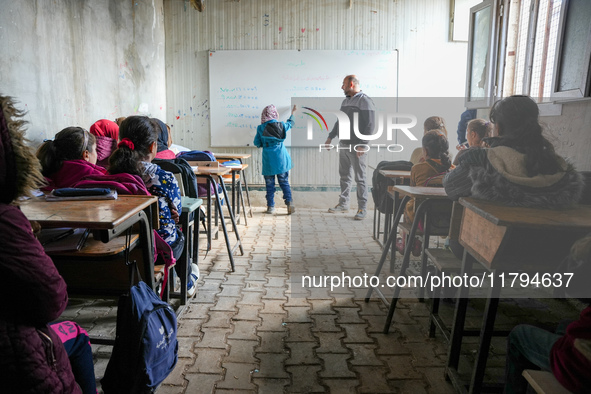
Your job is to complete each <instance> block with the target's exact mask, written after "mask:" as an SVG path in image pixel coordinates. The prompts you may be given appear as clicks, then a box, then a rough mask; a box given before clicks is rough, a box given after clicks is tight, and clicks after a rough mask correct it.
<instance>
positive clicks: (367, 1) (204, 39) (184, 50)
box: [164, 0, 467, 185]
mask: <svg viewBox="0 0 591 394" xmlns="http://www.w3.org/2000/svg"><path fill="white" fill-rule="evenodd" d="M350 4H352V6H351V8H350ZM164 16H165V29H166V81H167V84H166V85H167V100H168V106H167V119H168V120H169V123H170V124H171V125H172V129H173V139H174V141H175V143H178V144H181V145H184V146H187V147H189V148H191V149H207V148H210V129H209V127H210V122H209V113H210V111H209V84H208V74H209V69H208V56H207V54H208V51H209V50H216V51H221V50H249V49H252V50H273V49H285V50H296V49H301V50H346V49H349V50H394V49H398V51H399V52H400V83H399V95H400V97H404V96H406V97H463V96H464V91H465V72H466V52H467V43H466V42H451V41H449V16H450V1H448V0H397V1H392V0H353V1H352V2H350V1H349V0H323V1H318V0H301V1H284V0H282V1H279V0H248V1H233V0H232V1H231V0H220V1H206V2H205V10H204V11H203V12H198V11H197V10H195V9H193V8H192V7H191V5H190V3H189V2H187V1H184V0H164ZM265 66H267V65H261V67H265ZM267 67H268V66H267ZM236 72H237V73H240V64H236ZM438 75H445V78H441V77H439V76H438ZM343 77H344V75H343ZM244 78H245V79H248V75H244ZM360 79H361V84H362V87H363V78H362V76H360ZM339 88H340V85H339V86H336V89H337V92H338V94H339V96H340V95H341V94H342V92H341V91H340V89H339ZM460 114H461V111H460V112H459V113H458V114H457V118H458V119H448V125H449V130H450V132H451V133H454V132H455V128H456V125H457V121H458V120H459V115H460ZM423 120H424V119H420V120H419V122H420V124H422V122H423ZM420 133H422V130H421V131H420V132H419V134H417V135H419V136H420V135H421V134H420ZM452 144H453V143H452ZM454 146H455V144H454ZM248 149H250V151H251V152H252V153H253V157H252V158H251V159H249V161H248V162H249V163H250V164H251V165H252V166H253V167H251V168H250V169H249V171H248V173H249V177H250V179H249V183H251V184H253V183H257V184H262V183H264V182H263V178H262V176H260V175H259V174H260V172H261V168H260V162H261V159H260V152H259V151H258V150H256V149H252V148H240V149H238V150H240V151H245V150H248ZM213 150H214V151H215V150H218V151H227V152H230V151H234V152H235V151H238V150H237V149H232V148H218V147H216V148H213ZM411 151H412V149H409V150H408V151H407V152H404V155H394V154H388V153H379V154H375V155H372V156H371V158H370V165H376V164H377V163H378V162H379V161H380V160H396V159H402V158H407V157H410V153H411ZM333 153H334V152H333ZM291 155H292V158H293V162H294V169H293V170H292V172H291V173H290V178H291V183H292V184H295V185H338V183H339V179H338V158H337V156H338V155H337V154H336V153H334V154H326V155H323V156H321V158H319V157H320V156H319V155H318V153H317V150H314V149H310V148H292V149H291Z"/></svg>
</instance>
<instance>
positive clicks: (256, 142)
mask: <svg viewBox="0 0 591 394" xmlns="http://www.w3.org/2000/svg"><path fill="white" fill-rule="evenodd" d="M253 143H254V146H256V147H257V148H260V147H261V146H263V143H262V141H261V126H258V127H257V135H255V136H254V142H253Z"/></svg>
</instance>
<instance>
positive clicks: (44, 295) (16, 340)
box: [0, 96, 96, 394]
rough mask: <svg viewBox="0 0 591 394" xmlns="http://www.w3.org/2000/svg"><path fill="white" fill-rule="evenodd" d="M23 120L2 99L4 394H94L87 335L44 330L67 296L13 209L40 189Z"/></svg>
mask: <svg viewBox="0 0 591 394" xmlns="http://www.w3.org/2000/svg"><path fill="white" fill-rule="evenodd" d="M22 116H23V114H22V113H21V112H20V111H19V110H17V109H16V108H15V107H14V105H13V103H12V100H11V99H10V98H9V97H3V96H0V234H3V236H2V237H0V269H1V270H2V273H3V274H4V275H5V277H6V278H8V280H7V281H6V282H5V283H4V286H2V287H0V296H2V298H3V299H4V300H10V302H4V303H3V305H2V313H0V354H1V355H2V357H0V381H2V390H3V391H2V392H7V393H24V392H26V393H50V394H58V393H59V394H63V393H84V394H87V393H93V394H96V383H95V375H94V364H93V360H92V349H91V347H90V343H89V342H88V336H87V335H86V332H85V331H84V330H83V329H81V328H80V327H79V326H78V325H77V324H76V323H73V322H61V323H56V324H51V325H50V324H48V323H49V322H52V321H54V320H56V319H58V318H59V316H60V315H61V314H62V312H63V311H64V309H65V308H66V306H67V304H68V293H67V290H66V283H65V282H64V279H63V278H62V277H61V275H60V274H59V272H58V271H57V269H56V268H55V265H54V264H53V261H51V258H49V256H47V255H46V254H45V251H44V250H43V246H41V244H40V243H39V241H38V240H37V238H35V235H34V234H33V230H32V228H31V227H32V226H31V223H30V222H29V221H28V220H27V218H26V217H25V215H24V214H23V213H22V212H21V210H20V208H19V207H18V204H19V202H20V197H23V196H30V195H31V192H32V190H34V189H36V188H38V187H39V185H41V184H43V182H44V180H43V176H42V175H41V166H40V165H39V161H38V160H37V158H36V157H35V155H34V154H33V152H31V150H30V149H29V147H28V146H27V145H26V143H25V141H26V140H25V137H24V135H25V129H24V125H25V122H24V121H23V120H22ZM16 294H18V296H16V297H15V295H16Z"/></svg>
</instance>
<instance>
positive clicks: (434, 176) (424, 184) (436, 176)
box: [423, 171, 449, 186]
mask: <svg viewBox="0 0 591 394" xmlns="http://www.w3.org/2000/svg"><path fill="white" fill-rule="evenodd" d="M448 172H449V171H443V172H440V173H439V174H437V175H433V176H432V177H430V178H427V180H426V181H425V183H423V186H429V182H431V181H432V180H433V179H435V178H439V177H440V176H442V175H445V174H447V173H448Z"/></svg>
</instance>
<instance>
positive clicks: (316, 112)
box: [304, 107, 328, 131]
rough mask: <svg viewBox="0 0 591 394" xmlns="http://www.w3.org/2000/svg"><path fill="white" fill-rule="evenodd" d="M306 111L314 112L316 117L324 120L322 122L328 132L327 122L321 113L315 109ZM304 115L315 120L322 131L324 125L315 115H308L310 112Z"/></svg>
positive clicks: (308, 108)
mask: <svg viewBox="0 0 591 394" xmlns="http://www.w3.org/2000/svg"><path fill="white" fill-rule="evenodd" d="M304 109H307V110H308V111H312V112H314V113H315V114H316V115H318V116H319V117H320V119H322V122H323V123H324V127H326V131H328V125H327V124H326V120H324V117H323V116H322V115H320V112H318V111H316V110H315V109H312V108H310V107H304ZM304 114H306V115H308V116H310V117H312V119H314V120H315V121H316V123H318V126H320V130H322V124H320V121H319V120H318V118H317V117H315V116H314V115H312V114H311V113H308V112H304Z"/></svg>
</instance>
